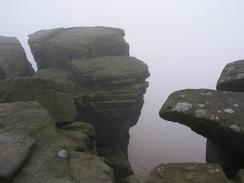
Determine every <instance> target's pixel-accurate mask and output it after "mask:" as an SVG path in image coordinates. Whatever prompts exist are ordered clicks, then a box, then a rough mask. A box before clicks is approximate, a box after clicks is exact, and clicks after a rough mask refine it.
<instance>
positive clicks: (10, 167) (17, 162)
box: [0, 132, 35, 182]
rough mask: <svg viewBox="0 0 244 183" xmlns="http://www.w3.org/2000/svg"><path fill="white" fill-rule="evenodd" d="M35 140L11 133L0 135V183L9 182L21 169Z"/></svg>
mask: <svg viewBox="0 0 244 183" xmlns="http://www.w3.org/2000/svg"><path fill="white" fill-rule="evenodd" d="M34 143H35V140H34V139H32V138H30V137H27V136H23V135H17V134H13V133H3V132H1V133H0V182H9V181H10V180H11V179H12V177H13V176H14V175H15V174H16V172H17V171H18V170H19V169H21V168H22V166H23V164H24V163H25V162H26V160H27V158H28V157H29V156H30V154H31V150H32V148H33V145H34Z"/></svg>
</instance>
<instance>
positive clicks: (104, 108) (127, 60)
mask: <svg viewBox="0 0 244 183" xmlns="http://www.w3.org/2000/svg"><path fill="white" fill-rule="evenodd" d="M71 69H72V73H73V82H74V83H76V89H75V102H76V107H77V109H78V115H79V117H78V118H79V119H80V120H82V121H87V122H90V123H91V124H92V125H94V127H95V129H96V132H97V147H98V153H99V155H101V156H103V157H106V158H107V160H108V161H107V162H108V163H109V165H110V166H111V167H113V169H114V170H115V174H116V176H120V177H121V175H122V174H123V176H125V175H131V174H132V173H133V172H132V169H131V167H130V164H129V162H128V158H127V147H128V143H129V142H128V141H129V135H128V131H129V127H131V126H133V125H135V124H136V122H137V120H138V118H139V116H140V111H141V107H142V105H143V94H144V93H145V91H146V88H147V86H148V84H147V82H145V79H146V78H147V77H148V76H149V72H148V68H147V66H146V64H144V63H143V62H141V61H140V60H138V59H136V58H133V57H127V56H114V57H99V58H95V59H90V60H88V61H84V60H74V61H72V63H71ZM77 86H78V87H77ZM79 86H80V87H79ZM77 88H78V89H77ZM79 88H81V91H79ZM114 157H119V159H116V158H114ZM122 157H123V158H122ZM122 169H123V170H122ZM117 170H119V171H117Z"/></svg>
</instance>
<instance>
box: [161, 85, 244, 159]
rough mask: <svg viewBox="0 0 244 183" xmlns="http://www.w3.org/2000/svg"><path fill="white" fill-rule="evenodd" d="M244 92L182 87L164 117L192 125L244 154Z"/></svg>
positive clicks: (163, 112)
mask: <svg viewBox="0 0 244 183" xmlns="http://www.w3.org/2000/svg"><path fill="white" fill-rule="evenodd" d="M243 110H244V95H243V94H242V93H235V92H222V91H214V90H204V89H199V90H182V91H177V92H174V93H173V94H171V95H170V96H169V98H168V99H167V101H166V102H165V104H164V105H163V107H162V108H161V110H160V116H161V117H162V118H163V119H166V120H171V121H175V122H179V123H182V124H185V125H187V126H189V127H190V128H191V129H192V130H194V131H195V132H197V133H199V134H201V135H203V136H205V137H207V138H209V139H210V140H211V141H212V142H214V143H217V144H219V145H222V146H224V147H227V148H228V149H230V150H231V151H233V152H237V153H239V154H241V155H244V146H243V141H244V123H243V119H244V114H243Z"/></svg>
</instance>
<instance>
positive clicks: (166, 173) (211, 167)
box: [146, 163, 229, 183]
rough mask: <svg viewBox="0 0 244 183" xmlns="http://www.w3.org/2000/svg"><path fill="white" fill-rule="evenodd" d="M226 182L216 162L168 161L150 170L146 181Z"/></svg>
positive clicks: (170, 182) (169, 182)
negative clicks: (168, 162)
mask: <svg viewBox="0 0 244 183" xmlns="http://www.w3.org/2000/svg"><path fill="white" fill-rule="evenodd" d="M162 182H165V183H177V182H180V183H206V182H208V183H228V182H229V181H228V179H227V178H226V177H225V175H224V172H223V171H222V169H221V167H220V166H219V165H217V164H200V163H178V164H177V163H175V164H174V163H170V164H160V165H159V166H157V167H156V168H154V169H153V170H152V172H151V173H150V175H149V177H148V179H147V181H146V183H162Z"/></svg>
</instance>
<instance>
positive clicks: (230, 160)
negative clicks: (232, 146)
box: [206, 139, 244, 178]
mask: <svg viewBox="0 0 244 183" xmlns="http://www.w3.org/2000/svg"><path fill="white" fill-rule="evenodd" d="M206 161H207V162H208V163H217V164H220V165H221V166H222V167H223V170H224V172H225V174H226V175H227V176H228V177H230V178H232V177H234V176H235V174H236V172H238V170H240V169H242V168H244V156H243V155H240V154H238V153H236V152H233V151H230V150H228V149H227V148H226V147H223V146H220V145H218V144H215V143H213V142H211V141H210V140H209V139H208V140H207V147H206Z"/></svg>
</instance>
